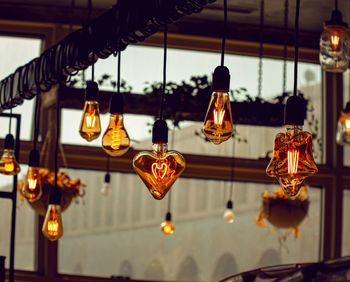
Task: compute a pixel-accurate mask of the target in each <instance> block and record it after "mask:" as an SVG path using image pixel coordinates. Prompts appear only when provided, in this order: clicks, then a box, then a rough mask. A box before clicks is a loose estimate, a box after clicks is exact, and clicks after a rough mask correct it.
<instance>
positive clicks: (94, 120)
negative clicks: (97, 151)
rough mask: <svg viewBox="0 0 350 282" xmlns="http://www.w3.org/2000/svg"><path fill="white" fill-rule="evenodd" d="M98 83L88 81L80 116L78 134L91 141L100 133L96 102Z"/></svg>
mask: <svg viewBox="0 0 350 282" xmlns="http://www.w3.org/2000/svg"><path fill="white" fill-rule="evenodd" d="M97 94H98V85H97V83H96V82H94V81H88V82H87V86H86V92H85V104H84V110H83V115H82V117H81V122H80V129H79V133H80V136H81V137H83V138H84V139H85V140H86V141H88V142H91V141H92V140H95V139H96V138H98V137H99V136H100V134H101V121H100V109H99V105H98V102H97Z"/></svg>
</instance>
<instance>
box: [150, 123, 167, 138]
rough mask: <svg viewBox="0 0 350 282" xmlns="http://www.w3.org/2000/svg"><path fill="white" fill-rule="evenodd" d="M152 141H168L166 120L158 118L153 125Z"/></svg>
mask: <svg viewBox="0 0 350 282" xmlns="http://www.w3.org/2000/svg"><path fill="white" fill-rule="evenodd" d="M152 143H154V144H159V143H162V144H166V143H168V125H167V123H166V121H165V120H163V119H157V120H156V121H155V123H154V125H153V130H152Z"/></svg>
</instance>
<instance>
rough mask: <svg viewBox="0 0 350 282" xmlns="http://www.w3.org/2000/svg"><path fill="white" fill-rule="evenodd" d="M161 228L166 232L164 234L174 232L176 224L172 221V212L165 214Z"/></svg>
mask: <svg viewBox="0 0 350 282" xmlns="http://www.w3.org/2000/svg"><path fill="white" fill-rule="evenodd" d="M160 230H162V232H163V233H164V235H171V234H173V233H174V230H175V226H174V224H173V223H172V222H171V213H170V212H167V214H166V216H165V220H164V221H163V222H162V223H161V225H160Z"/></svg>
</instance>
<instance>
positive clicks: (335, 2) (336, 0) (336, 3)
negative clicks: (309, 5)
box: [334, 0, 338, 10]
mask: <svg viewBox="0 0 350 282" xmlns="http://www.w3.org/2000/svg"><path fill="white" fill-rule="evenodd" d="M334 6H335V9H336V10H338V0H335V1H334Z"/></svg>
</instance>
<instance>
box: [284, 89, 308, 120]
mask: <svg viewBox="0 0 350 282" xmlns="http://www.w3.org/2000/svg"><path fill="white" fill-rule="evenodd" d="M305 118H306V105H305V101H304V100H303V99H302V98H301V97H300V96H299V95H293V96H290V97H289V98H288V100H287V103H286V105H285V108H284V124H286V125H301V126H303V125H304V120H305Z"/></svg>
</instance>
